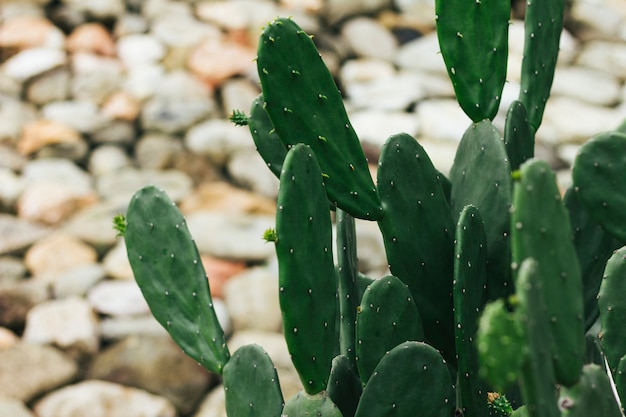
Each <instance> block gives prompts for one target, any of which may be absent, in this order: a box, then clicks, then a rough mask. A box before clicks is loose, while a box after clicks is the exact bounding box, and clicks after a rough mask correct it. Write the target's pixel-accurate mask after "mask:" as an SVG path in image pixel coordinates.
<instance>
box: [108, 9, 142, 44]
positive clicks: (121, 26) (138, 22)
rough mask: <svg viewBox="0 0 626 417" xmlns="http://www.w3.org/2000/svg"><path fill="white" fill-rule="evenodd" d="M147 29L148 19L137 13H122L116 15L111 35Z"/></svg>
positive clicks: (122, 34)
mask: <svg viewBox="0 0 626 417" xmlns="http://www.w3.org/2000/svg"><path fill="white" fill-rule="evenodd" d="M148 29H149V24H148V19H147V18H146V17H144V16H142V15H140V14H138V13H123V14H120V15H118V16H117V20H116V21H115V26H114V27H113V35H114V36H115V37H117V38H121V37H122V36H126V35H130V34H138V33H145V32H147V31H148Z"/></svg>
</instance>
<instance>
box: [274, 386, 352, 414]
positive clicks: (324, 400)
mask: <svg viewBox="0 0 626 417" xmlns="http://www.w3.org/2000/svg"><path fill="white" fill-rule="evenodd" d="M311 416H316V417H343V416H342V415H341V411H339V408H337V406H336V405H335V404H334V403H333V402H332V401H331V399H330V398H328V394H327V393H326V391H321V392H319V393H317V394H313V395H312V394H308V393H307V392H306V391H300V392H298V393H297V394H296V395H295V396H294V397H291V398H290V399H289V400H288V401H287V404H285V408H284V409H283V413H282V415H281V417H311Z"/></svg>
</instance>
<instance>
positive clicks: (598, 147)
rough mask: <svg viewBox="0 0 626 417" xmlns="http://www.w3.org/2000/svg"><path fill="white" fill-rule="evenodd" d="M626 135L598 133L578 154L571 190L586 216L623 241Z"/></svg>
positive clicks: (625, 203)
mask: <svg viewBox="0 0 626 417" xmlns="http://www.w3.org/2000/svg"><path fill="white" fill-rule="evenodd" d="M625 149H626V133H620V132H606V133H600V134H598V135H596V136H594V137H593V138H591V139H590V140H589V141H587V142H586V143H585V144H584V145H583V146H581V148H580V149H579V151H578V155H577V156H576V160H575V162H574V166H573V172H572V177H573V179H574V187H575V189H576V191H577V192H578V195H579V198H580V201H581V202H582V203H583V204H584V205H585V207H586V208H587V210H588V211H589V214H591V216H592V217H593V218H594V219H595V220H596V221H597V222H598V223H600V224H601V225H602V227H604V229H605V230H606V231H607V232H609V233H610V234H611V235H613V236H614V237H615V238H617V239H619V240H621V241H622V242H626V152H624V150H625Z"/></svg>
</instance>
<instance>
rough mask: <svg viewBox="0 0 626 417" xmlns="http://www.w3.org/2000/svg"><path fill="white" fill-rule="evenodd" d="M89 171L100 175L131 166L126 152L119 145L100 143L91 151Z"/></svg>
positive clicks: (96, 175)
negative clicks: (100, 144)
mask: <svg viewBox="0 0 626 417" xmlns="http://www.w3.org/2000/svg"><path fill="white" fill-rule="evenodd" d="M88 166H89V172H90V173H91V175H93V176H95V177H100V176H102V175H105V174H110V173H111V172H115V171H119V170H121V169H124V168H128V167H130V166H131V160H130V158H129V157H128V153H127V152H126V151H125V150H123V149H122V148H121V147H119V146H115V145H102V146H99V147H97V148H96V149H94V150H93V151H91V155H90V156H89V164H88Z"/></svg>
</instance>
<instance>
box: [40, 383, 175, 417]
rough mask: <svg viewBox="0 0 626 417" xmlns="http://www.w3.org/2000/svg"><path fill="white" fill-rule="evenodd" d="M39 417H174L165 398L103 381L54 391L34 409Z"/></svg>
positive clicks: (170, 404) (170, 405)
mask: <svg viewBox="0 0 626 417" xmlns="http://www.w3.org/2000/svg"><path fill="white" fill-rule="evenodd" d="M33 409H34V411H35V413H36V414H37V416H38V417H89V416H94V415H102V416H107V417H144V416H159V417H175V416H176V409H175V408H174V406H173V405H172V403H170V402H169V401H168V400H167V399H165V398H163V397H159V396H156V395H152V394H149V393H147V392H146V391H143V390H139V389H136V388H130V387H125V386H123V385H119V384H114V383H111V382H105V381H95V380H94V381H83V382H80V383H78V384H75V385H70V386H67V387H64V388H61V389H59V390H56V391H54V392H52V393H50V394H48V395H46V396H45V397H43V398H42V399H41V400H39V401H37V402H36V403H35V405H34V407H33Z"/></svg>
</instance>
